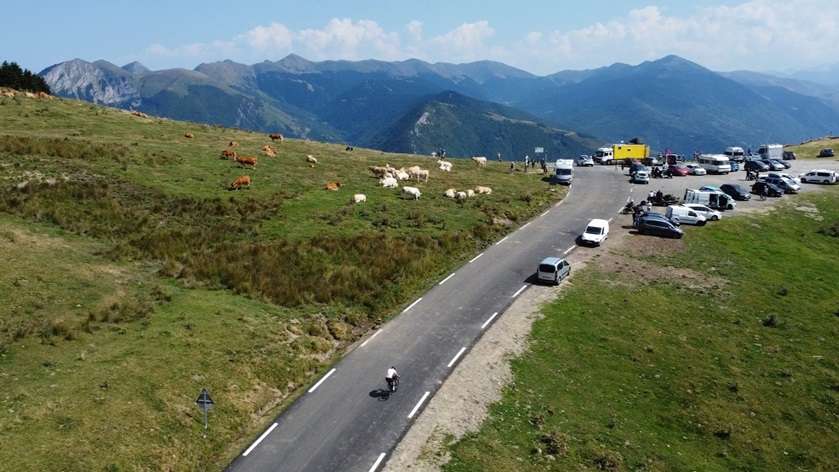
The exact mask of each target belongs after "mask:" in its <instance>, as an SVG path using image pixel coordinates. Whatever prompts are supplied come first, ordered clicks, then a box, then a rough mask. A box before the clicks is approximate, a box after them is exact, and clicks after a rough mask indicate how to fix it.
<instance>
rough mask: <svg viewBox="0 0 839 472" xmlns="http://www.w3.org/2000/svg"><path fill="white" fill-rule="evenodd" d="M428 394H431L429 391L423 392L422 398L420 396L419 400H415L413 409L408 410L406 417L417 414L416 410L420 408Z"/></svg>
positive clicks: (409, 417)
mask: <svg viewBox="0 0 839 472" xmlns="http://www.w3.org/2000/svg"><path fill="white" fill-rule="evenodd" d="M429 395H431V392H425V393H424V394H423V395H422V398H420V400H419V401H418V402H417V404H416V405H415V406H414V409H413V410H411V412H410V413H408V419H411V418H413V417H414V415H416V414H417V410H419V409H420V407H421V406H422V404H423V403H424V402H425V399H426V398H428V396H429Z"/></svg>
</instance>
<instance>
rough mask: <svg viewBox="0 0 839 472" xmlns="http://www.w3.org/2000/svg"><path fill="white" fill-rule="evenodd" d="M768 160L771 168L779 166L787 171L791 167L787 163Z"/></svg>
mask: <svg viewBox="0 0 839 472" xmlns="http://www.w3.org/2000/svg"><path fill="white" fill-rule="evenodd" d="M769 160H770V161H771V162H772V165H773V166H781V167H783V168H784V169H789V168H790V167H792V164H790V163H789V162H784V161H780V160H778V159H769Z"/></svg>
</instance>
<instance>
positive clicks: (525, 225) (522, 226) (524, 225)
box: [519, 221, 530, 229]
mask: <svg viewBox="0 0 839 472" xmlns="http://www.w3.org/2000/svg"><path fill="white" fill-rule="evenodd" d="M529 224H530V222H529V221H528V222H527V223H525V224H523V225H521V228H519V229H524V228H527V225H529Z"/></svg>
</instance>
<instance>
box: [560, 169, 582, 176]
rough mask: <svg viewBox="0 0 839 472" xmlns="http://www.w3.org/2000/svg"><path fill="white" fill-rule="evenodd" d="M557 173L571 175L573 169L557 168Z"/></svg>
mask: <svg viewBox="0 0 839 472" xmlns="http://www.w3.org/2000/svg"><path fill="white" fill-rule="evenodd" d="M581 172H582V171H581ZM556 175H571V169H557V170H556Z"/></svg>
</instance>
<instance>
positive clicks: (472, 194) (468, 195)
mask: <svg viewBox="0 0 839 472" xmlns="http://www.w3.org/2000/svg"><path fill="white" fill-rule="evenodd" d="M466 196H467V197H469V198H472V197H474V196H475V191H474V190H472V189H471V188H470V189H468V190H466Z"/></svg>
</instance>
